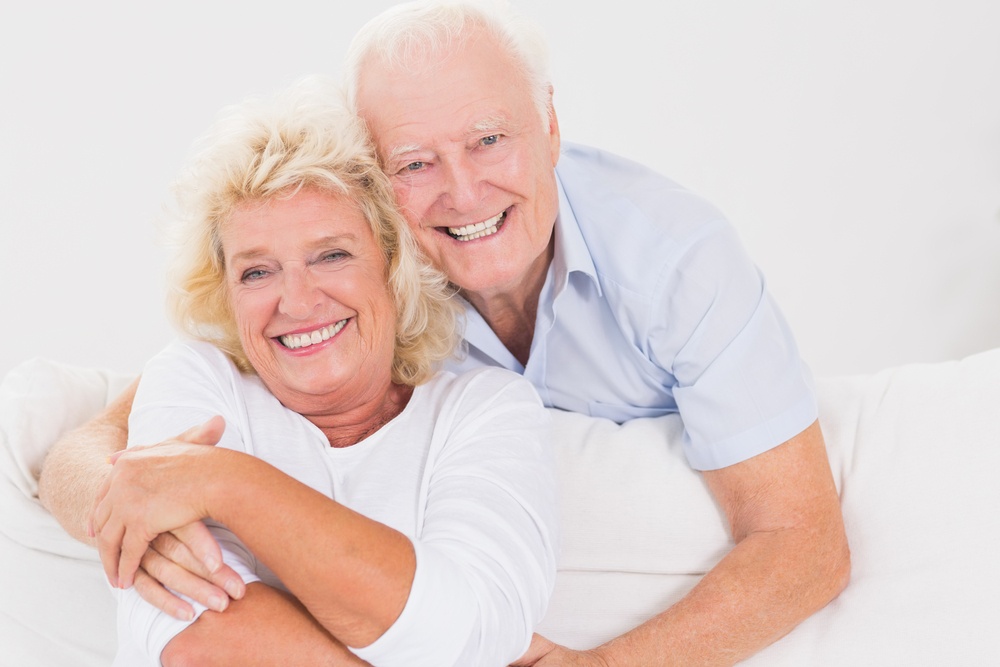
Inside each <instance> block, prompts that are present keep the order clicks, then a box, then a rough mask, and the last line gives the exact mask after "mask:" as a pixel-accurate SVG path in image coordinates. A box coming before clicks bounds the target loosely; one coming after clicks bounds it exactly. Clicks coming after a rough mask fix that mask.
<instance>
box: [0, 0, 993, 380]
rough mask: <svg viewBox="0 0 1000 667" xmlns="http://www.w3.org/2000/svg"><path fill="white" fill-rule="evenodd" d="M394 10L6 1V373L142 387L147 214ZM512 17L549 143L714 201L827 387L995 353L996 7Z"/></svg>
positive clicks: (157, 342)
mask: <svg viewBox="0 0 1000 667" xmlns="http://www.w3.org/2000/svg"><path fill="white" fill-rule="evenodd" d="M115 4H118V5H121V4H124V3H115ZM223 4H226V7H223ZM389 4H392V3H390V2H386V1H385V0H380V1H372V0H366V1H365V2H358V1H351V2H335V1H330V0H327V1H326V2H296V1H294V0H292V1H285V2H281V3H278V2H273V3H268V4H264V3H259V2H247V3H235V2H233V3H222V2H192V1H190V0H182V1H180V2H173V3H165V4H163V5H162V6H157V7H155V8H153V6H152V5H148V4H147V3H142V5H143V6H142V7H141V8H140V7H139V6H137V5H136V3H133V4H132V5H131V6H117V7H112V3H110V2H104V1H101V0H98V1H96V2H87V3H76V2H69V0H64V1H63V2H61V3H58V2H57V3H27V2H22V3H17V4H16V5H15V6H14V7H13V8H7V9H5V10H4V12H3V18H2V20H0V74H2V79H0V84H2V88H0V91H2V92H0V95H2V104H0V133H2V135H0V136H2V141H0V167H2V171H0V204H2V209H0V269H2V271H3V276H2V278H0V323H2V324H0V331H2V334H0V336H2V340H3V342H4V343H5V344H4V345H3V346H2V348H0V374H3V373H5V372H6V371H8V370H9V369H10V368H11V367H13V366H14V365H15V364H17V363H18V362H20V361H22V360H24V359H27V358H29V357H34V356H44V357H49V358H53V359H57V360H60V361H63V362H67V363H73V364H78V365H84V366H102V367H107V368H111V369H114V370H119V371H126V372H137V371H138V370H139V369H140V368H141V366H142V364H143V362H144V360H145V359H146V358H147V357H149V356H150V355H151V354H153V353H154V352H155V351H156V350H158V349H159V348H160V347H162V346H163V345H164V344H165V343H166V342H167V341H168V340H169V338H170V337H171V335H172V332H171V330H170V328H169V325H168V324H167V322H166V319H165V318H164V316H163V314H162V313H163V308H162V289H163V287H162V285H163V281H162V277H161V273H162V254H161V251H160V250H159V248H158V247H157V245H156V231H155V225H154V219H155V218H156V216H157V214H158V211H159V209H160V206H161V204H162V203H163V202H164V201H165V200H166V197H167V192H168V187H169V183H170V181H171V179H172V178H173V176H174V175H175V174H176V173H177V171H178V168H179V167H180V164H181V162H182V159H183V157H184V155H185V152H186V151H187V148H188V146H189V145H190V144H191V142H192V141H193V139H194V138H195V137H196V136H198V135H199V134H201V133H202V132H203V131H204V130H205V128H206V127H207V126H208V124H209V123H210V121H211V119H212V117H213V115H214V114H215V112H216V111H217V110H218V109H219V108H221V107H222V106H223V105H226V104H230V103H233V102H236V101H238V100H240V99H241V98H242V97H244V96H245V95H247V94H250V93H254V92H259V91H267V90H272V89H274V88H277V87H279V86H283V85H285V84H287V83H289V82H291V81H292V80H294V79H296V78H298V77H299V76H300V75H302V74H306V73H311V72H326V73H332V74H338V73H339V72H340V66H339V63H340V61H341V59H342V56H343V53H344V50H345V48H346V45H347V43H348V40H349V38H350V36H351V35H352V34H353V33H354V31H355V30H356V29H357V28H358V27H359V26H360V25H361V24H362V23H363V22H364V21H365V20H367V19H368V18H369V17H370V16H372V15H374V14H375V13H376V12H377V11H379V10H380V9H382V8H383V7H385V6H388V5H389ZM519 4H520V6H522V7H524V8H525V11H527V12H528V13H529V15H531V16H533V17H534V18H535V19H537V20H538V21H539V22H540V23H541V24H542V26H543V28H544V30H545V31H546V33H547V35H548V36H549V39H550V42H551V46H552V56H553V65H554V73H555V86H556V98H555V99H556V108H557V111H558V113H559V116H560V121H561V125H562V131H563V137H564V138H565V139H568V140H574V141H580V142H584V143H591V144H596V145H600V146H602V147H604V148H607V149H610V150H614V151H616V152H619V153H621V154H624V155H626V156H629V157H632V158H634V159H637V160H640V161H643V162H646V163H648V164H649V165H650V166H653V167H655V168H656V169H658V170H660V171H662V172H663V173H665V174H667V175H669V176H671V177H673V178H674V179H676V180H678V181H680V182H681V183H683V184H685V185H687V186H688V187H690V188H692V189H693V190H695V191H697V192H699V193H701V194H702V195H704V196H706V197H707V198H708V199H710V200H712V201H713V202H714V203H716V204H717V205H718V206H720V207H721V208H722V209H723V210H724V211H725V212H726V213H727V214H728V215H729V217H730V218H731V219H732V220H733V222H734V223H735V224H736V226H737V227H738V229H739V230H740V233H741V235H742V236H743V238H744V240H745V242H746V244H747V246H748V247H749V249H750V251H751V253H752V255H753V256H754V258H755V259H756V260H757V263H758V264H759V265H760V266H761V268H762V269H763V270H764V272H765V273H766V274H767V276H768V277H769V280H770V286H771V289H772V291H773V292H774V293H775V294H776V295H777V297H778V300H779V302H780V303H781V304H782V306H783V308H784V311H785V313H786V315H787V316H788V318H789V320H790V321H791V323H792V325H793V327H794V329H795V330H796V332H797V334H798V338H799V342H800V345H801V348H802V352H803V354H804V356H805V357H806V359H807V360H808V361H809V362H810V364H811V365H812V366H813V368H814V370H815V371H816V372H817V374H821V375H833V374H842V373H858V372H870V371H875V370H878V369H880V368H883V367H886V366H890V365H895V364H899V363H905V362H915V361H937V360H945V359H952V358H957V357H960V356H963V355H966V354H969V353H972V352H976V351H979V350H983V349H987V348H990V347H995V346H998V345H1000V37H998V35H1000V3H997V2H995V0H937V1H928V0H867V1H863V0H841V1H838V2H801V0H757V1H754V2H747V1H746V0H715V1H705V0H662V1H661V2H658V3H650V2H649V1H648V0H616V1H615V2H606V3H580V2H575V1H571V0H558V1H552V2H532V3H529V2H527V0H521V2H520V3H519Z"/></svg>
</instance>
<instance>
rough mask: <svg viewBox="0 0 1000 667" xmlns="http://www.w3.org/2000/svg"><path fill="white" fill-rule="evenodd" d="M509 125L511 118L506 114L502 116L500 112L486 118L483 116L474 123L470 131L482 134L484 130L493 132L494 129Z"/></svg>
mask: <svg viewBox="0 0 1000 667" xmlns="http://www.w3.org/2000/svg"><path fill="white" fill-rule="evenodd" d="M508 125H510V119H508V118H507V117H506V116H502V115H499V114H498V115H495V116H487V117H486V118H483V119H481V120H478V121H476V122H475V123H473V124H472V127H470V128H469V133H470V134H481V133H483V132H492V131H494V130H499V129H501V128H504V127H507V126H508Z"/></svg>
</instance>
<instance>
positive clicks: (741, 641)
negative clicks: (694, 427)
mask: <svg viewBox="0 0 1000 667" xmlns="http://www.w3.org/2000/svg"><path fill="white" fill-rule="evenodd" d="M705 479H706V481H707V482H708V485H709V488H710V489H711V491H712V493H713V494H714V496H715V497H716V499H717V500H718V502H719V504H720V505H721V507H722V509H723V511H724V512H725V514H726V516H727V518H728V519H729V522H730V527H731V530H732V535H733V538H734V540H735V541H736V546H735V547H734V548H733V550H732V551H731V552H729V554H727V555H726V557H725V558H723V559H722V560H721V561H720V562H719V563H718V564H717V565H716V566H715V567H714V568H713V569H712V570H711V571H709V572H708V573H707V574H706V575H705V576H704V577H703V578H702V580H701V581H700V582H699V583H698V585H697V586H695V587H694V588H693V589H692V590H691V592H689V593H688V594H687V595H686V596H685V597H684V598H683V599H681V600H680V601H679V602H677V604H675V605H674V606H672V607H670V608H669V609H667V610H666V611H664V612H662V613H660V614H659V615H657V616H655V617H653V618H651V619H650V620H648V621H647V622H645V623H643V624H642V625H640V626H639V627H637V628H635V629H633V630H631V631H629V632H627V633H625V634H624V635H621V636H620V637H617V638H615V639H612V640H611V641H609V642H608V643H606V644H604V645H602V646H599V647H597V648H595V649H592V650H590V651H572V650H569V649H566V648H564V647H561V646H558V645H554V644H552V643H551V642H549V641H547V640H546V639H545V638H544V637H537V636H536V637H535V639H534V640H533V641H532V647H531V649H530V650H529V652H528V654H526V655H525V657H524V658H522V660H520V661H518V662H517V663H516V664H518V665H535V666H536V667H543V666H544V667H550V666H556V665H581V666H584V665H592V666H600V667H604V666H609V667H619V666H623V665H651V664H656V665H685V666H687V665H733V664H735V663H737V662H739V661H741V660H744V659H746V658H747V657H749V656H751V655H753V654H754V653H756V652H757V651H759V650H761V649H762V648H764V647H766V646H768V645H770V644H771V643H773V642H775V641H777V640H778V639H780V638H781V637H782V636H784V635H785V634H787V633H788V632H790V631H791V630H792V629H793V628H794V627H795V626H796V625H798V624H799V623H801V622H802V621H803V620H805V619H806V618H808V617H809V616H811V615H812V614H813V613H815V612H816V611H818V610H819V609H821V608H822V607H823V606H825V605H826V604H827V603H828V602H830V600H832V599H833V598H835V597H836V596H837V595H838V594H839V593H840V592H841V591H842V590H843V589H844V587H845V586H846V585H847V581H848V579H849V576H850V550H849V549H848V545H847V537H846V533H845V531H844V523H843V518H842V515H841V511H840V499H839V497H838V495H837V491H836V487H835V486H834V482H833V476H832V474H831V472H830V465H829V461H828V459H827V454H826V447H825V445H824V443H823V435H822V432H821V431H820V429H819V424H818V423H814V424H813V425H812V426H810V427H809V428H807V429H806V430H805V431H803V432H802V433H800V434H799V435H797V436H795V437H794V438H792V439H791V440H789V441H787V442H785V443H783V444H782V445H779V446H778V447H776V448H774V449H772V450H770V451H768V452H765V453H763V454H760V455H758V456H755V457H753V458H751V459H749V460H747V461H744V462H742V463H737V464H736V465H733V466H729V467H728V468H723V469H721V470H715V471H710V472H706V473H705Z"/></svg>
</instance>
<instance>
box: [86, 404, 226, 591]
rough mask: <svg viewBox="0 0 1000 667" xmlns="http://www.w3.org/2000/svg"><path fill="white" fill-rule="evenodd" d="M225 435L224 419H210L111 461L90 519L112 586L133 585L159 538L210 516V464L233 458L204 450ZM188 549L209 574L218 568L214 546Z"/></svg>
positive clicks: (218, 556) (210, 542)
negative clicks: (222, 458)
mask: <svg viewBox="0 0 1000 667" xmlns="http://www.w3.org/2000/svg"><path fill="white" fill-rule="evenodd" d="M224 429H225V422H224V421H223V419H222V418H221V417H213V418H212V419H210V420H208V421H207V422H205V423H204V424H201V425H200V426H196V427H195V428H193V429H190V430H188V431H186V432H184V433H182V434H181V435H180V436H178V437H177V438H176V439H174V440H168V441H166V442H164V443H161V444H158V445H153V446H151V447H138V448H133V449H129V450H127V451H124V452H121V453H119V454H116V455H115V456H114V457H112V461H111V462H112V464H113V468H112V471H111V474H110V475H109V476H108V479H107V481H106V482H105V484H104V485H103V486H102V488H101V490H100V491H99V492H98V495H97V500H96V503H95V507H94V511H93V515H92V519H91V526H92V529H93V532H94V534H95V536H96V537H97V542H98V551H99V553H100V556H101V562H102V563H103V565H104V572H105V575H106V576H107V577H108V581H109V582H111V585H112V586H115V587H118V588H128V587H130V586H131V585H132V583H133V581H134V577H135V573H136V570H137V568H138V567H139V564H140V562H141V560H142V559H143V556H144V555H146V553H147V549H148V547H149V544H150V543H151V542H152V541H153V540H154V538H156V536H157V535H159V534H160V533H166V532H169V531H172V530H175V529H179V528H181V527H183V526H187V525H188V524H191V523H193V522H196V521H200V520H201V519H203V518H205V517H206V516H208V512H207V507H206V506H205V504H204V503H205V498H206V490H207V488H208V485H209V483H210V482H211V481H212V480H213V479H218V473H215V472H213V471H214V470H215V468H213V466H212V465H211V464H212V462H213V461H216V460H217V459H218V458H220V455H221V456H225V455H226V454H231V453H232V452H229V450H223V449H218V450H217V449H215V448H214V447H204V446H203V445H214V444H215V443H217V442H218V441H219V439H220V438H221V437H222V432H223V430H224ZM205 535H207V531H206V532H205ZM192 546H193V548H194V549H195V550H196V552H195V554H194V555H195V557H196V558H197V559H198V560H199V561H201V562H202V563H203V564H204V565H205V568H206V569H207V570H208V571H209V572H215V571H217V570H219V569H220V568H221V567H222V552H221V550H220V549H219V546H218V544H216V543H215V541H214V540H211V539H209V540H205V539H195V540H194V542H193V544H192Z"/></svg>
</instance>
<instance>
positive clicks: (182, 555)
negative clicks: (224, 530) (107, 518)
mask: <svg viewBox="0 0 1000 667" xmlns="http://www.w3.org/2000/svg"><path fill="white" fill-rule="evenodd" d="M214 544H215V539H214V538H213V537H212V535H211V533H209V532H208V529H207V528H206V527H205V524H203V523H202V522H200V521H196V522H195V523H191V524H188V525H187V526H184V527H182V528H178V529H177V530H173V531H170V532H168V533H161V534H159V535H157V536H156V538H155V539H154V540H153V542H152V543H151V544H150V545H149V548H148V549H147V550H146V554H145V555H144V556H143V557H142V563H141V565H140V567H139V570H138V571H137V572H136V573H135V590H136V592H138V593H139V595H140V596H142V598H143V599H144V600H145V601H146V602H148V603H150V604H151V605H153V606H154V607H157V608H158V609H161V610H163V611H164V612H166V613H167V614H169V615H171V616H173V617H174V618H177V619H180V620H182V621H190V620H191V619H192V618H194V608H193V607H192V606H191V605H190V604H189V603H188V602H187V601H185V600H183V599H181V598H180V597H178V596H177V595H175V594H174V593H173V592H172V591H176V592H177V593H180V594H182V595H186V596H188V597H189V598H192V599H194V600H196V601H197V602H199V603H201V604H203V605H205V606H206V607H208V608H209V609H212V610H213V611H224V610H225V609H226V608H227V607H228V606H229V600H230V598H232V599H233V600H239V599H240V598H242V597H243V595H244V594H245V592H246V585H245V584H244V583H243V579H242V578H241V577H240V576H239V575H238V574H236V572H235V571H234V570H233V569H232V568H231V567H229V566H228V565H226V564H225V563H223V564H222V566H221V567H219V568H218V569H216V570H215V571H214V572H213V571H209V570H208V568H207V567H206V566H205V564H204V563H203V562H202V561H200V560H199V559H198V558H197V557H196V556H195V554H196V553H205V552H206V551H209V550H210V549H211V546H210V545H214ZM168 589H169V590H168Z"/></svg>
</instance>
